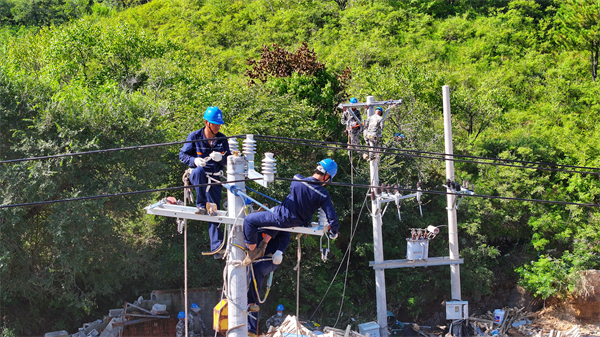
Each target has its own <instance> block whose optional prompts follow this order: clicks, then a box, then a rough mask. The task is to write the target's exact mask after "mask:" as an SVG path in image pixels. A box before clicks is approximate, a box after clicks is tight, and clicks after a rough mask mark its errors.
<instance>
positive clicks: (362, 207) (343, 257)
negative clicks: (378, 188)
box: [308, 196, 368, 321]
mask: <svg viewBox="0 0 600 337" xmlns="http://www.w3.org/2000/svg"><path fill="white" fill-rule="evenodd" d="M367 198H368V196H365V200H364V201H363V204H362V206H361V208H360V212H359V214H358V217H357V219H356V225H355V226H354V232H352V234H351V235H350V241H352V239H353V238H354V234H355V233H356V229H357V228H358V222H359V220H360V216H361V215H362V211H363V209H364V208H365V204H366V203H367ZM349 252H350V246H348V248H346V252H345V253H344V256H342V260H341V261H340V265H339V266H338V269H337V271H336V272H335V275H333V278H332V279H331V282H330V283H329V287H327V290H326V291H325V294H324V295H323V298H321V301H320V302H319V305H317V308H316V309H315V311H314V312H313V314H312V315H311V316H310V318H309V319H308V320H309V321H310V320H312V318H313V316H314V315H315V314H316V313H317V311H318V310H319V308H320V307H321V304H323V301H324V300H325V297H326V296H327V294H328V293H329V290H330V289H331V286H332V285H333V282H334V281H335V278H336V277H337V274H338V273H339V272H340V269H341V268H342V264H343V263H344V259H346V255H348V254H349Z"/></svg>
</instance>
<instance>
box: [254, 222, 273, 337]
mask: <svg viewBox="0 0 600 337" xmlns="http://www.w3.org/2000/svg"><path fill="white" fill-rule="evenodd" d="M259 213H266V212H259ZM253 214H255V213H253ZM277 267H279V265H277V264H274V263H273V262H271V260H268V261H262V262H256V263H253V264H252V268H254V276H255V277H256V288H258V291H259V292H262V285H263V282H264V280H265V277H266V276H267V275H269V273H270V272H272V271H275V270H276V269H277ZM248 279H249V280H250V283H249V284H248V304H251V303H254V304H259V300H258V295H257V294H256V289H255V288H254V281H253V280H252V272H251V271H250V270H248ZM252 315H254V316H255V317H256V318H258V312H253V313H252ZM248 331H249V332H253V333H255V334H256V335H257V336H258V321H257V320H255V319H253V318H252V317H250V316H248Z"/></svg>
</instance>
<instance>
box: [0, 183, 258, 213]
mask: <svg viewBox="0 0 600 337" xmlns="http://www.w3.org/2000/svg"><path fill="white" fill-rule="evenodd" d="M260 179H262V178H252V179H241V180H232V181H225V182H223V183H238V182H243V181H254V180H260ZM213 185H222V183H207V184H198V185H187V186H176V187H165V188H157V189H152V190H142V191H131V192H123V193H114V194H100V195H93V196H88V197H79V198H70V199H58V200H45V201H35V202H28V203H22V204H10V205H0V209H2V208H12V207H24V206H37V205H45V204H55V203H59V202H69V201H81V200H91V199H100V198H112V197H122V196H126V195H134V194H142V193H153V192H164V191H172V190H180V189H181V190H182V189H185V188H192V187H206V186H213Z"/></svg>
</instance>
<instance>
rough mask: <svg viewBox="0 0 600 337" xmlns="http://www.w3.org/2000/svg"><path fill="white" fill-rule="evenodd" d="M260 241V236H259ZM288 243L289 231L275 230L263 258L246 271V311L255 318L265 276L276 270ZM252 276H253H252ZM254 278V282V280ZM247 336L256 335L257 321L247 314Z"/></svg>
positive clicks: (254, 336) (252, 336)
mask: <svg viewBox="0 0 600 337" xmlns="http://www.w3.org/2000/svg"><path fill="white" fill-rule="evenodd" d="M260 239H261V241H262V237H261V238H260ZM289 244H290V233H289V232H276V233H275V236H273V237H272V238H271V240H270V241H269V243H268V244H267V248H266V250H265V256H264V257H265V258H264V259H260V260H258V261H257V262H254V263H252V271H249V272H248V278H249V279H250V282H249V284H248V311H250V312H254V315H255V317H256V318H258V314H259V310H260V307H259V303H260V301H259V293H260V291H261V289H262V287H263V282H264V280H265V277H266V276H267V275H269V273H271V272H274V271H275V270H277V267H279V265H280V264H281V262H282V261H283V253H285V249H286V248H287V246H288V245H289ZM253 276H254V277H253ZM255 280H256V284H254V281H255ZM248 336H250V337H256V336H258V321H257V320H256V319H254V318H252V317H250V316H248Z"/></svg>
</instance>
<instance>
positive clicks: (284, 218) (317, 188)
mask: <svg viewBox="0 0 600 337" xmlns="http://www.w3.org/2000/svg"><path fill="white" fill-rule="evenodd" d="M337 169H338V167H337V164H336V162H335V161H333V159H330V158H327V159H324V160H321V161H320V162H319V163H318V166H317V168H316V169H315V172H314V174H313V175H312V177H303V176H302V175H300V174H296V175H295V176H294V181H292V184H291V186H290V194H289V195H288V196H287V197H286V198H285V199H284V200H283V202H282V203H281V205H279V206H276V207H275V208H273V213H271V212H256V213H252V214H249V215H248V216H247V217H246V218H245V219H244V240H245V242H246V245H247V246H248V254H247V255H246V258H245V259H244V261H242V264H243V265H245V266H247V265H249V264H250V263H251V262H252V261H254V260H256V259H258V258H260V257H262V256H263V255H264V254H265V250H266V247H267V244H268V243H269V240H270V239H271V237H273V236H274V233H277V232H278V231H273V230H265V231H264V233H265V237H264V239H263V240H262V241H260V242H259V240H258V230H259V229H260V228H262V227H270V226H272V227H281V228H289V227H299V226H309V225H310V222H311V220H312V217H313V215H314V214H315V211H317V210H318V209H319V208H322V209H323V211H325V215H326V216H327V220H328V221H329V229H330V230H331V236H330V238H332V239H335V238H337V235H338V230H339V227H340V225H339V224H338V219H337V215H336V214H335V209H334V208H333V203H332V202H331V197H330V196H329V192H327V190H326V189H325V187H324V185H325V184H324V183H325V182H328V181H330V180H331V179H332V178H333V177H334V176H335V174H336V173H337ZM257 244H258V246H257Z"/></svg>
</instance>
